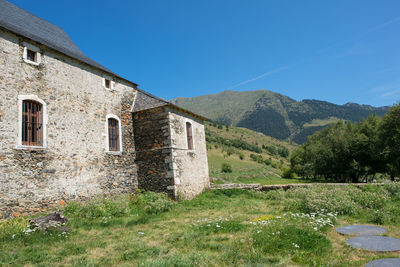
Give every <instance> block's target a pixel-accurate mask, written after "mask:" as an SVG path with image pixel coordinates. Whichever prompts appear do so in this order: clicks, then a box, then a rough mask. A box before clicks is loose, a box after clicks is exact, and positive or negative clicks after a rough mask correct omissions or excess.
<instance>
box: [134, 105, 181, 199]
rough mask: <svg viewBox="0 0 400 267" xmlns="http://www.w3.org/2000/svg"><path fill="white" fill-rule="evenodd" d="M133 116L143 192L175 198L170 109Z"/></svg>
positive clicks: (155, 109)
mask: <svg viewBox="0 0 400 267" xmlns="http://www.w3.org/2000/svg"><path fill="white" fill-rule="evenodd" d="M133 117H134V120H133V125H134V131H135V135H134V136H135V145H136V164H137V173H138V187H139V189H143V190H151V191H155V192H167V193H168V194H169V195H170V196H171V197H175V191H174V177H173V172H172V167H173V166H172V158H171V148H170V145H171V143H170V131H169V130H170V128H169V120H168V110H167V108H166V107H158V108H154V109H150V110H144V111H140V112H136V113H134V115H133Z"/></svg>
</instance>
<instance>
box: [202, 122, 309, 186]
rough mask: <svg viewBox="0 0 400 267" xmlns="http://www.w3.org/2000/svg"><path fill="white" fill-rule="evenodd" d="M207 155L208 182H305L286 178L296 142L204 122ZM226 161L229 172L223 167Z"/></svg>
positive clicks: (244, 129)
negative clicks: (229, 168)
mask: <svg viewBox="0 0 400 267" xmlns="http://www.w3.org/2000/svg"><path fill="white" fill-rule="evenodd" d="M206 139H207V156H208V165H209V174H210V178H211V183H214V184H224V183H245V184H251V183H259V184H293V183H304V182H307V181H306V180H302V179H296V178H294V179H285V178H282V175H283V173H284V171H285V170H288V169H289V168H290V162H289V156H290V154H291V152H292V151H293V150H294V149H295V148H296V145H295V144H292V143H289V142H286V141H281V140H277V139H275V138H272V137H270V136H266V135H264V134H262V133H259V132H256V131H252V130H249V129H246V128H240V127H232V126H226V125H221V124H216V123H206ZM223 164H228V165H229V166H230V167H231V171H224V170H222V165H223Z"/></svg>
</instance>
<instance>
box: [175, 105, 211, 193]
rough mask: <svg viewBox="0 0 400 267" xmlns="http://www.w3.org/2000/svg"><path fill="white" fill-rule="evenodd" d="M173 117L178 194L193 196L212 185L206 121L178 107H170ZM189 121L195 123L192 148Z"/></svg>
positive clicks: (176, 187) (193, 125) (193, 124)
mask: <svg viewBox="0 0 400 267" xmlns="http://www.w3.org/2000/svg"><path fill="white" fill-rule="evenodd" d="M169 120H170V127H171V130H170V132H171V146H172V166H173V171H174V179H175V182H174V183H175V190H176V194H177V196H178V197H183V198H186V199H190V198H193V197H194V196H196V195H197V194H199V193H201V192H202V191H203V190H204V189H205V188H208V187H209V186H210V179H209V175H208V162H207V149H206V139H205V130H204V122H203V121H202V120H200V119H197V118H195V117H193V116H190V115H189V114H187V113H183V112H180V111H177V110H175V109H174V108H169ZM186 122H190V123H191V124H192V135H193V145H194V147H193V149H192V150H188V145H187V136H186Z"/></svg>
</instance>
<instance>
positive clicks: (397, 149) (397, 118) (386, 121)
mask: <svg viewBox="0 0 400 267" xmlns="http://www.w3.org/2000/svg"><path fill="white" fill-rule="evenodd" d="M381 138H382V143H383V146H384V154H385V155H386V160H387V164H386V170H387V172H388V173H389V174H390V177H391V179H392V180H394V178H395V176H397V175H399V174H400V103H398V104H397V105H395V106H393V107H392V108H391V109H390V110H389V112H388V113H387V114H386V115H385V116H384V117H383V122H382V135H381Z"/></svg>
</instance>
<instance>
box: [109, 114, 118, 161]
mask: <svg viewBox="0 0 400 267" xmlns="http://www.w3.org/2000/svg"><path fill="white" fill-rule="evenodd" d="M106 127H107V139H106V140H107V141H106V145H107V146H106V152H108V153H117V154H120V153H121V152H122V136H121V121H120V120H119V118H118V117H117V116H115V115H107V120H106Z"/></svg>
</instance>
